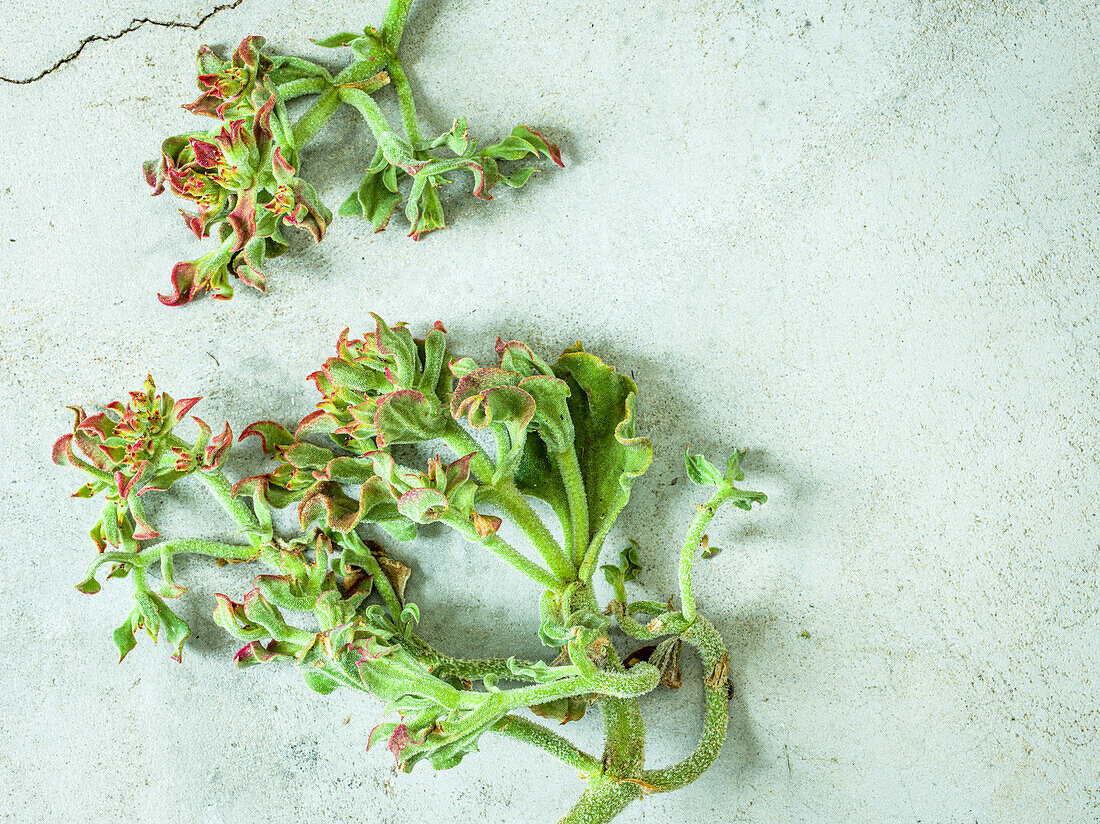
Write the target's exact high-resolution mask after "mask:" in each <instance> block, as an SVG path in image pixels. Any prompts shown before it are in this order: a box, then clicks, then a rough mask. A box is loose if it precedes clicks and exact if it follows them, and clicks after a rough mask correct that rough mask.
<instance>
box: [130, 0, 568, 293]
mask: <svg viewBox="0 0 1100 824" xmlns="http://www.w3.org/2000/svg"><path fill="white" fill-rule="evenodd" d="M411 2H412V0H390V3H389V7H388V9H387V11H386V16H385V19H384V21H383V23H382V27H381V29H376V28H374V27H373V26H368V27H366V28H365V29H364V30H363V32H362V33H353V32H342V33H340V34H336V35H333V36H331V37H327V38H325V39H324V40H320V41H317V42H318V45H320V46H325V47H328V48H333V49H342V50H344V51H346V52H347V53H349V54H350V56H351V60H350V62H349V63H348V65H347V66H345V67H344V68H343V69H342V70H340V71H339V72H337V73H335V74H333V73H332V72H330V71H329V70H328V69H326V68H325V67H324V66H322V65H320V64H318V63H314V62H312V61H310V60H306V59H304V58H301V57H292V56H288V55H275V54H268V53H265V52H264V50H263V49H264V44H265V41H264V38H262V37H246V38H245V39H244V40H243V41H242V42H241V44H240V45H239V46H238V47H237V49H236V51H234V52H233V54H232V56H231V57H230V59H229V60H222V59H221V58H219V57H218V56H217V54H215V53H214V51H213V50H212V49H210V48H209V47H207V46H203V47H202V48H200V49H199V54H198V86H199V91H200V95H199V98H198V99H197V100H195V102H194V103H190V104H188V105H186V106H184V108H185V109H187V110H188V111H190V112H192V113H193V114H196V115H205V116H207V117H212V118H214V119H215V120H216V121H218V123H217V124H216V125H215V126H214V127H213V128H212V129H209V130H207V131H195V132H188V133H186V134H181V135H176V136H174V137H169V138H168V139H167V140H165V141H164V144H163V145H162V146H161V156H160V159H159V160H155V161H149V162H147V163H146V164H145V178H146V180H147V181H148V183H149V185H150V186H152V187H153V194H155V195H159V194H161V193H162V192H164V191H166V190H168V191H171V192H172V193H173V194H175V195H176V196H177V197H179V198H181V199H183V200H185V201H187V202H188V203H189V204H190V208H189V209H181V210H180V214H181V215H182V216H183V220H184V223H185V224H186V225H187V228H188V229H190V230H191V231H192V232H193V233H194V234H195V236H196V237H198V238H207V237H214V238H215V239H216V244H215V246H214V248H213V249H212V250H211V251H210V252H208V253H207V254H205V255H203V256H202V257H200V258H198V259H197V260H191V261H181V262H180V263H177V264H176V265H175V267H174V268H173V269H172V281H171V283H172V291H171V293H169V294H164V295H160V299H161V301H162V302H163V303H165V304H167V305H169V306H179V305H180V304H183V303H187V302H189V301H191V300H194V299H195V298H196V297H198V296H199V295H201V294H203V293H204V292H207V293H209V295H210V296H211V297H213V298H218V299H221V300H228V299H230V298H232V297H233V283H234V281H235V280H237V279H239V280H241V281H243V282H244V283H246V284H248V285H249V286H252V287H254V288H256V289H259V290H260V291H265V290H266V288H267V276H266V274H265V271H264V269H265V266H266V261H267V259H268V258H273V257H276V256H278V255H280V254H282V253H283V252H284V251H285V250H286V248H287V242H286V238H285V236H284V235H283V229H284V228H285V227H288V226H291V227H297V228H300V229H305V230H306V231H308V232H309V234H310V235H311V236H312V237H313V239H314V240H315V241H318V242H319V241H320V240H321V239H322V238H323V237H324V236H325V232H326V231H327V229H328V226H329V224H330V223H331V222H332V212H331V211H330V210H329V209H328V208H327V207H326V206H325V205H324V203H322V202H321V199H320V197H319V196H318V193H317V190H316V188H315V187H314V186H313V185H312V184H311V183H310V182H309V181H308V180H306V179H304V178H303V177H302V176H301V170H302V152H303V150H304V149H305V148H306V146H308V145H309V143H310V142H311V141H312V140H313V139H314V138H315V137H317V135H318V134H319V133H320V131H321V129H323V128H324V126H325V124H326V123H328V121H329V120H331V119H332V117H333V115H335V114H336V112H337V110H338V109H340V108H341V107H342V106H349V107H350V108H351V109H353V110H355V111H356V112H358V113H359V115H361V116H362V118H363V120H364V122H365V123H366V124H367V127H368V128H369V129H370V131H371V133H372V137H373V144H374V145H373V148H372V150H371V151H372V152H373V156H371V155H370V154H368V155H367V157H369V158H370V160H369V163H368V164H367V169H366V175H365V176H364V177H363V180H362V182H361V183H359V185H358V186H357V187H356V188H355V190H354V191H352V192H351V194H350V195H348V196H347V199H346V200H345V201H344V203H343V205H342V206H341V207H340V209H339V214H341V215H344V216H348V217H352V216H358V217H362V218H364V219H366V220H367V221H368V222H369V223H370V224H371V226H372V227H373V228H374V230H375V231H376V232H377V231H382V230H383V229H384V228H385V227H386V225H387V224H388V223H389V221H390V218H391V216H392V215H393V213H394V211H395V210H396V209H397V208H398V207H399V206H401V204H402V203H404V204H405V206H404V214H405V218H406V219H407V220H408V222H409V226H410V231H409V234H410V235H411V236H412V237H413V238H415V239H417V240H419V239H420V238H421V237H422V236H423V235H424V234H425V233H427V232H431V231H433V230H434V229H440V228H442V227H443V226H444V217H443V204H442V201H441V200H440V197H439V191H440V190H441V188H442V187H443V186H446V185H447V184H450V183H452V182H454V180H455V179H456V177H455V176H456V175H467V174H468V175H470V178H468V179H469V180H471V181H472V191H473V195H474V197H475V198H477V199H479V200H486V201H487V200H492V199H493V196H492V194H490V192H491V190H492V189H493V188H494V187H495V186H497V184H500V183H503V184H504V185H505V186H508V187H511V188H514V189H518V188H520V187H522V186H523V185H524V184H526V183H527V181H528V180H530V178H531V175H532V174H534V173H535V171H536V170H535V168H534V167H531V166H527V165H520V166H519V167H514V168H510V167H512V164H513V163H515V162H516V161H524V160H526V159H530V158H538V157H540V156H545V157H547V158H550V159H551V160H553V162H554V163H556V164H557V165H559V166H561V165H563V164H562V160H561V152H560V151H559V149H558V147H557V146H556V145H555V144H554V143H552V142H550V141H548V140H547V139H546V138H544V137H543V136H542V135H541V134H540V133H539V132H536V131H534V130H533V129H530V128H528V127H527V126H516V127H515V128H514V129H512V132H511V134H509V135H508V136H507V137H505V138H504V139H503V140H501V141H499V142H497V143H492V144H487V145H485V146H482V147H480V148H479V145H478V141H477V140H474V139H473V138H471V136H470V133H469V129H468V127H467V123H466V120H465V119H464V118H458V119H457V120H455V121H454V125H453V126H452V128H451V129H450V131H447V132H444V133H443V134H441V135H439V136H438V137H431V136H427V137H425V136H424V134H423V133H422V132H421V126H420V120H419V117H418V116H417V112H416V103H415V101H414V99H413V91H412V86H411V85H410V83H409V78H408V76H407V74H406V72H405V69H404V67H403V66H402V63H401V58H400V57H399V56H398V52H399V49H400V45H401V40H402V37H403V35H404V31H405V23H406V21H407V18H408V15H409V6H410V5H411ZM388 87H392V88H393V89H394V90H395V91H396V96H397V102H398V106H399V108H400V111H401V126H400V130H401V131H400V132H399V131H398V129H397V128H395V127H394V126H393V125H392V124H391V123H390V121H389V119H388V118H387V117H386V115H385V113H384V112H383V111H382V109H381V107H379V105H378V103H377V102H375V100H374V97H373V95H374V93H375V92H378V91H379V90H381V89H383V88H388ZM305 98H311V99H312V102H311V104H310V105H309V107H308V108H306V109H305V111H304V112H303V113H302V114H301V115H300V116H299V117H298V118H297V119H295V118H293V117H292V116H291V114H290V111H289V109H288V103H290V102H291V101H295V100H303V99H305Z"/></svg>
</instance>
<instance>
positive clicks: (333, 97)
mask: <svg viewBox="0 0 1100 824" xmlns="http://www.w3.org/2000/svg"><path fill="white" fill-rule="evenodd" d="M339 108H340V93H339V92H338V91H337V90H336V89H329V90H328V91H326V92H324V93H323V94H322V95H321V96H320V97H318V98H317V99H316V100H315V101H313V105H312V106H310V107H309V109H307V110H306V113H305V114H304V115H302V116H301V117H300V118H299V119H298V122H297V123H295V124H294V127H293V130H292V137H293V139H294V147H295V148H296V149H301V148H302V147H303V146H305V145H306V144H307V143H309V141H311V140H313V138H314V137H316V136H317V133H318V132H319V131H321V129H323V128H324V126H325V124H326V123H328V122H329V120H331V119H332V116H333V115H334V114H336V110H337V109H339Z"/></svg>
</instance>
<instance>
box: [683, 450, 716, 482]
mask: <svg viewBox="0 0 1100 824" xmlns="http://www.w3.org/2000/svg"><path fill="white" fill-rule="evenodd" d="M684 463H685V464H686V465H687V474H688V478H689V479H690V480H691V482H692V483H693V484H695V485H696V486H720V485H721V484H722V480H723V478H722V475H721V474H720V473H719V472H718V470H717V469H716V468H715V466H714V464H712V463H711V462H710V461H708V460H707V459H706V458H704V457H703V456H702V455H692V454H691V453H689V452H685V453H684Z"/></svg>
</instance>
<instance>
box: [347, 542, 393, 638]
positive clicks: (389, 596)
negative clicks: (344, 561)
mask: <svg viewBox="0 0 1100 824" xmlns="http://www.w3.org/2000/svg"><path fill="white" fill-rule="evenodd" d="M345 540H346V541H347V542H348V543H349V544H351V547H352V549H354V550H355V555H356V557H355V561H356V563H357V564H360V565H361V566H362V567H363V568H364V569H365V570H366V571H367V572H369V573H370V574H371V575H372V576H373V578H374V587H375V589H377V590H378V594H379V595H381V596H382V601H383V602H384V603H385V605H386V609H388V610H389V612H390V615H392V616H393V617H394V619H395V620H396V619H397V616H399V615H400V614H401V610H402V609H403V608H404V605H403V604H402V603H401V599H400V598H398V597H397V592H396V590H394V588H393V584H391V583H390V579H389V576H387V575H386V573H385V572H383V571H382V566H381V565H380V564H379V563H378V560H377V559H376V558H375V557H374V553H373V552H371V551H370V547H368V546H367V545H366V544H364V543H363V541H362V540H360V538H359V536H358V535H356V534H355V533H354V532H348V533H347V534H346V535H345Z"/></svg>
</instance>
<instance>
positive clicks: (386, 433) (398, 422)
mask: <svg viewBox="0 0 1100 824" xmlns="http://www.w3.org/2000/svg"><path fill="white" fill-rule="evenodd" d="M374 425H375V427H376V428H377V430H378V446H379V448H382V447H384V446H388V445H390V444H395V443H422V442H424V441H431V440H435V439H436V438H439V437H440V436H442V434H443V430H444V428H445V427H446V426H447V414H446V412H445V411H444V409H443V407H442V406H440V405H439V403H438V401H436V402H435V403H433V402H431V401H429V400H428V398H426V397H425V396H424V395H423V393H421V392H418V391H417V390H415V389H401V390H398V391H397V392H391V393H390V394H388V395H385V396H384V397H382V398H381V399H380V400H379V402H378V411H377V412H376V413H375V416H374Z"/></svg>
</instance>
